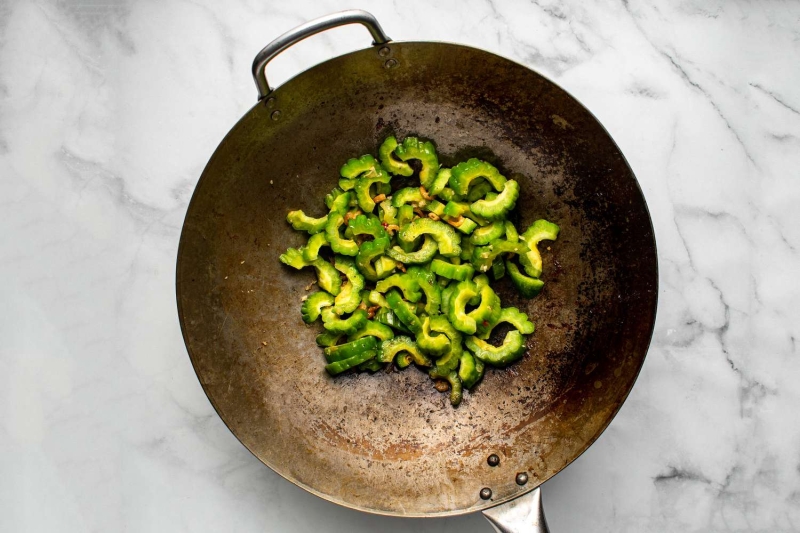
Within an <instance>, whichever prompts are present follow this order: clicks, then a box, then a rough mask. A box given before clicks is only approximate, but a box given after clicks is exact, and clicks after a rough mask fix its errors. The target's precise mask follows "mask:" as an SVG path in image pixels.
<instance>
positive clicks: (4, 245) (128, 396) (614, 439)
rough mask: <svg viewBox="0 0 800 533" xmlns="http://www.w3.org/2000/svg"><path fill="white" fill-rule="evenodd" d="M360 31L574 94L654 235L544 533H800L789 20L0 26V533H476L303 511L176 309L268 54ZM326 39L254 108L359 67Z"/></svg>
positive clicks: (732, 16) (301, 13)
mask: <svg viewBox="0 0 800 533" xmlns="http://www.w3.org/2000/svg"><path fill="white" fill-rule="evenodd" d="M350 7H364V8H366V9H369V10H370V11H372V12H373V13H374V14H375V15H376V16H377V17H378V19H379V20H380V21H381V23H382V25H383V27H384V29H385V30H386V31H387V33H388V34H389V35H391V36H392V37H394V38H395V39H400V40H444V41H453V42H463V43H467V44H471V45H474V46H478V47H482V48H485V49H487V50H490V51H493V52H496V53H499V54H501V55H504V56H507V57H510V58H512V59H515V60H517V61H520V62H522V63H524V64H526V65H528V66H530V67H531V68H534V69H537V70H539V71H540V72H542V73H544V74H546V75H547V76H549V77H550V78H551V79H553V80H555V81H556V82H557V83H559V84H561V85H562V86H563V87H565V88H566V89H567V90H568V91H570V92H571V93H572V94H574V95H575V96H576V97H578V98H579V99H580V100H581V101H582V102H583V103H584V104H585V105H586V106H587V107H589V109H591V110H592V111H593V112H594V113H595V114H596V115H597V116H598V117H599V119H600V121H601V122H602V123H603V124H604V125H605V126H606V127H607V128H608V130H609V131H610V132H611V134H612V135H613V137H614V138H615V139H616V141H617V143H618V144H619V145H620V146H621V148H622V150H623V152H624V153H625V155H626V156H627V158H628V160H629V161H630V163H631V165H632V166H633V168H634V170H635V172H636V174H637V176H638V178H639V181H640V183H641V186H642V188H643V190H644V193H645V196H646V198H647V200H648V203H649V206H650V210H651V213H652V216H653V222H654V224H655V229H656V236H657V241H658V246H659V268H660V272H661V291H660V301H659V310H658V320H657V325H656V331H655V336H654V339H653V344H652V347H651V349H650V353H649V355H648V357H647V361H646V363H645V365H644V369H643V371H642V374H641V376H640V377H639V380H638V382H637V384H636V387H635V388H634V390H633V393H632V394H631V396H630V398H629V399H628V401H627V402H626V403H625V405H624V406H623V408H622V410H621V412H620V413H619V415H618V416H617V417H616V419H615V420H614V422H613V423H612V424H611V426H610V427H609V429H608V430H607V431H606V432H605V433H604V434H603V435H602V437H601V438H600V439H599V440H598V441H597V443H596V444H595V445H594V446H592V447H591V448H590V450H589V451H588V452H587V453H585V454H584V455H583V456H582V457H580V458H579V459H578V460H577V461H576V462H575V463H574V464H572V465H571V466H569V467H568V468H567V469H566V470H565V471H563V472H562V473H561V474H559V475H558V476H556V477H555V478H554V479H552V480H551V481H549V482H548V483H546V484H545V485H544V488H543V491H544V492H543V494H544V502H545V507H546V512H547V515H548V520H549V522H550V525H551V529H552V530H553V531H554V532H555V533H558V532H566V531H629V532H666V531H674V532H695V531H697V532H700V531H703V532H706V531H713V532H716V531H720V532H721V531H764V532H767V531H768V532H790V531H800V466H799V465H800V424H798V420H799V419H800V417H798V408H800V380H799V379H798V377H800V353H798V346H797V344H798V338H800V304H798V296H800V290H798V287H799V286H800V284H798V274H800V253H799V250H800V215H798V201H800V174H799V171H798V168H800V89H798V86H800V70H798V65H800V4H797V3H795V4H791V3H788V2H787V3H781V2H761V3H750V2H728V1H722V0H716V1H714V0H710V1H699V0H688V1H681V2H678V1H675V2H663V1H659V2H654V3H653V2H643V1H639V0H621V1H596V2H583V1H578V0H568V1H546V0H535V1H531V2H521V1H520V2H511V1H509V2H505V1H501V0H494V1H492V0H483V1H481V0H475V1H469V2H457V1H455V0H450V1H447V2H435V3H434V2H422V1H417V0H406V1H404V2H393V3H390V2H380V3H377V2H376V3H375V5H370V6H367V3H365V2H361V5H360V6H359V5H358V3H357V2H356V3H353V2H352V1H351V2H345V1H340V0H326V1H318V2H312V1H310V0H296V1H294V2H290V3H289V2H276V1H264V0H262V1H258V2H256V1H250V0H248V1H244V2H242V1H235V2H225V3H222V2H219V3H212V2H208V1H205V0H197V1H183V0H169V1H164V2H144V1H143V2H134V1H130V2H126V1H123V0H120V1H115V0H104V1H100V0H96V1H93V0H82V1H73V2H69V1H60V2H56V1H51V0H41V1H35V2H23V1H15V0H8V1H6V2H3V3H0V206H1V207H0V213H2V214H1V215H0V235H1V236H0V279H2V283H0V369H2V371H1V372H0V384H1V385H0V406H1V407H0V412H1V413H2V415H0V452H2V453H0V530H1V531H103V532H106V531H123V530H124V531H193V532H197V531H242V532H246V531H265V530H266V531H292V532H304V531H309V532H310V531H331V532H367V531H375V530H380V531H390V532H400V531H410V530H415V531H419V532H434V531H435V532H459V533H466V532H486V531H488V530H489V526H488V524H487V523H486V522H485V521H484V520H483V518H482V517H480V516H477V515H471V516H464V517H459V518H451V519H437V520H404V519H394V518H384V517H379V516H372V515H367V514H362V513H358V512H355V511H350V510H347V509H343V508H340V507H337V506H335V505H333V504H330V503H327V502H324V501H322V500H320V499H318V498H316V497H314V496H311V495H309V494H307V493H305V492H304V491H302V490H301V489H298V488H296V487H294V486H293V485H291V484H290V483H288V482H286V481H284V480H283V479H281V478H279V477H278V476H277V475H275V474H273V473H272V472H271V471H270V470H269V469H267V468H266V467H264V466H262V465H261V463H259V462H258V461H257V460H256V459H255V458H253V457H252V456H251V455H250V453H249V452H247V451H246V450H245V449H244V448H243V447H242V446H241V445H240V444H239V443H238V441H237V440H236V439H235V438H234V437H233V436H232V435H231V434H230V433H229V432H228V430H227V429H226V427H225V426H224V425H223V423H222V422H221V420H220V419H219V417H218V416H217V415H216V414H215V412H214V411H213V409H212V407H211V405H210V404H209V402H208V400H207V399H206V397H205V395H204V394H203V391H202V389H201V388H200V385H199V383H198V381H197V379H196V377H195V375H194V372H193V370H192V367H191V365H190V363H189V359H188V357H187V355H186V351H185V348H184V345H183V340H182V338H181V333H180V329H179V326H178V321H177V317H176V310H175V297H174V268H175V257H176V249H177V243H178V237H179V234H180V229H181V224H182V221H183V216H184V213H185V210H186V206H187V203H188V201H189V198H190V195H191V193H192V190H193V188H194V185H195V183H196V181H197V178H198V176H199V175H200V172H201V170H202V168H203V166H204V165H205V163H206V161H207V160H208V157H209V155H210V154H211V153H212V152H213V150H214V148H215V147H216V145H217V143H218V142H219V141H220V139H221V138H222V137H223V135H224V134H225V133H226V132H227V131H228V130H229V129H230V127H231V126H232V125H233V124H234V122H235V121H236V120H237V119H238V118H239V117H240V116H241V115H242V114H244V112H246V111H247V109H249V107H250V106H251V105H252V104H253V103H254V101H255V96H256V95H255V89H254V87H253V84H252V79H251V77H250V64H251V61H252V59H253V56H254V54H255V52H256V51H258V50H259V49H260V48H261V47H262V46H263V45H264V44H266V43H267V42H268V41H270V40H271V39H273V38H274V37H276V36H277V35H279V34H280V33H282V32H284V31H286V30H288V29H290V28H292V27H294V26H296V25H298V24H300V23H301V22H304V21H306V20H309V19H311V18H314V17H316V16H319V15H323V14H327V13H330V12H333V11H337V10H340V9H345V8H350ZM367 44H368V40H367V38H366V35H365V32H364V30H363V29H361V28H358V27H348V28H342V29H337V30H334V31H330V32H326V33H324V34H321V35H319V36H317V37H315V38H313V39H310V40H308V41H306V42H304V43H301V44H300V45H298V46H297V47H295V48H293V49H292V50H290V51H289V52H287V53H285V54H284V55H282V56H281V57H279V58H278V59H277V60H275V61H274V63H273V64H271V65H270V80H271V82H272V83H273V84H279V83H281V82H282V81H285V80H286V79H288V78H289V77H290V76H292V75H293V74H294V73H297V72H300V71H302V70H303V69H306V68H308V67H310V66H311V65H313V64H315V63H318V62H321V61H323V60H325V59H327V58H329V57H331V56H333V55H337V54H341V53H344V52H346V51H350V50H354V49H358V48H363V47H365V46H366V45H367Z"/></svg>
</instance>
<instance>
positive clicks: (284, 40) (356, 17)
mask: <svg viewBox="0 0 800 533" xmlns="http://www.w3.org/2000/svg"><path fill="white" fill-rule="evenodd" d="M346 24H362V25H364V26H365V27H366V28H367V29H368V30H369V33H370V34H371V35H372V44H373V45H375V46H377V45H382V44H386V43H388V42H389V41H391V39H389V36H388V35H386V34H385V33H384V32H383V28H381V25H380V24H378V21H377V19H375V17H374V16H373V15H372V14H371V13H367V12H366V11H362V10H360V9H350V10H347V11H341V12H339V13H331V14H330V15H325V16H324V17H320V18H317V19H314V20H312V21H309V22H306V23H305V24H302V25H300V26H298V27H296V28H294V29H293V30H289V31H287V32H286V33H284V34H283V35H281V36H280V37H278V38H277V39H275V40H274V41H272V42H271V43H269V44H268V45H267V46H265V47H264V48H262V49H261V51H260V52H259V53H258V54H256V58H255V59H254V60H253V80H254V81H255V82H256V88H257V89H258V99H259V100H263V99H264V98H266V97H267V95H268V94H269V93H271V92H272V89H271V88H270V86H269V83H268V82H267V74H266V68H267V63H269V62H270V61H271V60H272V58H274V57H275V56H277V55H278V54H280V53H281V52H283V51H284V50H286V49H287V48H289V47H290V46H292V45H293V44H295V43H298V42H300V41H302V40H303V39H306V38H308V37H311V36H312V35H315V34H317V33H319V32H321V31H325V30H329V29H331V28H336V27H337V26H344V25H346Z"/></svg>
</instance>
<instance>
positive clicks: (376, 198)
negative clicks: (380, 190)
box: [372, 194, 386, 204]
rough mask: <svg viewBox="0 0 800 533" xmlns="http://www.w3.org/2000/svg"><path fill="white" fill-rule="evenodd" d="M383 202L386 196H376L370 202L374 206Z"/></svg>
mask: <svg viewBox="0 0 800 533" xmlns="http://www.w3.org/2000/svg"><path fill="white" fill-rule="evenodd" d="M384 200H386V195H385V194H379V195H378V196H376V197H375V198H373V199H372V201H373V202H375V203H376V204H377V203H380V202H382V201H384Z"/></svg>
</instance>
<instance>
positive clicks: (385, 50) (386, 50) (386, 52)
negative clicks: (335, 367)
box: [378, 46, 392, 57]
mask: <svg viewBox="0 0 800 533" xmlns="http://www.w3.org/2000/svg"><path fill="white" fill-rule="evenodd" d="M391 51H392V50H391V49H390V48H389V47H388V46H384V47H382V48H381V49H380V50H378V54H379V55H380V56H381V57H386V56H388V55H389V54H390V53H391Z"/></svg>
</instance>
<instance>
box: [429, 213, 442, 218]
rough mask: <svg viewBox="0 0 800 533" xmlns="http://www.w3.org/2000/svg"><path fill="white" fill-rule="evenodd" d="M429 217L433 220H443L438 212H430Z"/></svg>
mask: <svg viewBox="0 0 800 533" xmlns="http://www.w3.org/2000/svg"><path fill="white" fill-rule="evenodd" d="M428 218H429V219H431V220H441V219H440V218H439V215H437V214H436V213H428Z"/></svg>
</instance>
